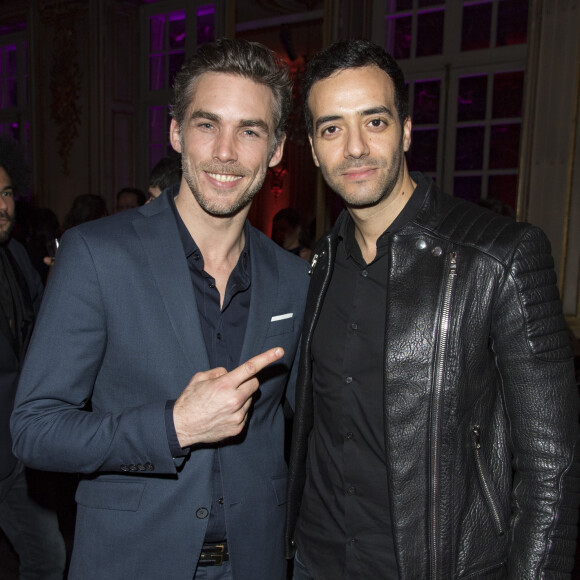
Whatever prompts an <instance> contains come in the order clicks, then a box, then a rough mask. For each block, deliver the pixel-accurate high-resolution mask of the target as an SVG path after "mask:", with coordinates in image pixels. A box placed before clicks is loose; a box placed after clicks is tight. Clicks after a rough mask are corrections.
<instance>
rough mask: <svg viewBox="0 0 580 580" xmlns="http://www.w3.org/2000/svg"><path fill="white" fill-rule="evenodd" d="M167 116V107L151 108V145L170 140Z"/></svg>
mask: <svg viewBox="0 0 580 580" xmlns="http://www.w3.org/2000/svg"><path fill="white" fill-rule="evenodd" d="M165 114H166V107H149V143H164V142H165V141H166V140H167V139H168V133H167V131H166V129H168V127H166V125H165Z"/></svg>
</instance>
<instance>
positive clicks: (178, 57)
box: [169, 52, 185, 87]
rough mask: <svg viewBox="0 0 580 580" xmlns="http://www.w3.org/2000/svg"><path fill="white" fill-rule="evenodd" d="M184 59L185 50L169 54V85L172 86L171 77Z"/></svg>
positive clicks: (172, 77) (173, 76)
mask: <svg viewBox="0 0 580 580" xmlns="http://www.w3.org/2000/svg"><path fill="white" fill-rule="evenodd" d="M184 60H185V52H174V53H172V54H170V55H169V86H170V87H172V86H173V79H174V78H175V75H176V74H177V72H178V71H179V69H180V68H181V65H182V64H183V61H184Z"/></svg>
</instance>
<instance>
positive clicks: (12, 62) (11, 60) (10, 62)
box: [4, 44, 18, 77]
mask: <svg viewBox="0 0 580 580" xmlns="http://www.w3.org/2000/svg"><path fill="white" fill-rule="evenodd" d="M17 71H18V52H17V50H16V46H15V45H13V44H11V45H10V46H7V47H6V70H5V71H4V72H5V75H6V76H9V77H15V76H16V75H17Z"/></svg>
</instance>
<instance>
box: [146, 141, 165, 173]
mask: <svg viewBox="0 0 580 580" xmlns="http://www.w3.org/2000/svg"><path fill="white" fill-rule="evenodd" d="M164 153H165V147H163V146H162V145H151V146H150V147H149V171H151V170H152V169H153V168H154V167H155V165H156V164H157V162H158V161H159V160H160V159H161V158H162V157H163V156H164Z"/></svg>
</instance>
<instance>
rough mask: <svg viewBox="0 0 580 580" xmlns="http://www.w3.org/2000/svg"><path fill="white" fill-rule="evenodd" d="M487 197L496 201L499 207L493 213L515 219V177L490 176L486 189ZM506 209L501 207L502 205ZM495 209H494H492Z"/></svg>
mask: <svg viewBox="0 0 580 580" xmlns="http://www.w3.org/2000/svg"><path fill="white" fill-rule="evenodd" d="M487 197H488V199H490V200H497V201H498V202H499V203H500V205H499V206H498V208H497V209H496V210H495V211H498V210H500V211H498V213H502V215H509V216H510V217H515V209H516V203H517V197H518V176H517V175H490V176H489V182H488V189H487ZM504 204H505V205H506V206H507V208H506V207H502V206H503V205H504ZM494 209H495V208H494Z"/></svg>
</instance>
